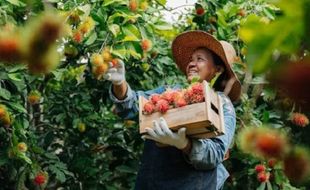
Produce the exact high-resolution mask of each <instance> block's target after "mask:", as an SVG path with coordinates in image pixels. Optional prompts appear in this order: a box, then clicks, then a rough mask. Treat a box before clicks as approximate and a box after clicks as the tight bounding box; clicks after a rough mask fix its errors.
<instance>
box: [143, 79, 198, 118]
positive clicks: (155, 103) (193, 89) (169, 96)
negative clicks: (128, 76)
mask: <svg viewBox="0 0 310 190" xmlns="http://www.w3.org/2000/svg"><path fill="white" fill-rule="evenodd" d="M200 102H204V93H203V84H202V83H198V82H197V83H193V84H192V85H190V86H189V87H188V88H186V89H178V90H173V89H167V90H166V91H165V92H164V93H162V94H153V95H151V96H150V98H149V100H148V101H147V102H146V103H145V104H144V105H143V111H142V112H143V114H146V115H147V114H152V113H154V112H161V113H166V112H167V111H168V110H169V109H173V108H178V107H183V106H186V105H189V104H194V103H200Z"/></svg>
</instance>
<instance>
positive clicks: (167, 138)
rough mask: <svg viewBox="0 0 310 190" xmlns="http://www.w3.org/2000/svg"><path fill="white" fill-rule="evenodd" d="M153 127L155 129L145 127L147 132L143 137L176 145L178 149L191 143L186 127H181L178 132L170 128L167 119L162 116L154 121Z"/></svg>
mask: <svg viewBox="0 0 310 190" xmlns="http://www.w3.org/2000/svg"><path fill="white" fill-rule="evenodd" d="M153 127H154V129H151V128H145V130H146V132H147V134H146V135H143V136H142V138H144V139H150V140H154V141H156V142H159V143H162V144H167V145H170V146H175V147H177V148H178V149H184V148H185V147H186V146H187V144H188V143H189V140H188V138H187V137H186V134H185V131H186V128H181V129H179V130H178V132H176V133H174V132H172V131H171V130H170V129H169V127H168V125H167V122H166V120H165V119H164V118H162V117H161V118H160V119H159V122H157V121H156V120H154V121H153Z"/></svg>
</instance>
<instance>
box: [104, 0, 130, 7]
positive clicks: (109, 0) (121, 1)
mask: <svg viewBox="0 0 310 190" xmlns="http://www.w3.org/2000/svg"><path fill="white" fill-rule="evenodd" d="M111 4H126V1H124V0H104V3H103V5H102V6H108V5H111Z"/></svg>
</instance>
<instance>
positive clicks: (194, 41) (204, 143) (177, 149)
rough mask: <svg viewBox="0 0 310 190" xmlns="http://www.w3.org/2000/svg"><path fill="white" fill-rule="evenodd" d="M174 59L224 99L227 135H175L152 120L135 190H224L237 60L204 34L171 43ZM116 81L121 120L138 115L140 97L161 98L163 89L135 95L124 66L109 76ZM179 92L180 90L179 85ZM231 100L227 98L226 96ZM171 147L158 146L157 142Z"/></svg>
mask: <svg viewBox="0 0 310 190" xmlns="http://www.w3.org/2000/svg"><path fill="white" fill-rule="evenodd" d="M172 55H173V57H174V59H175V62H176V64H177V65H178V67H179V69H180V70H181V71H182V72H183V73H185V74H186V76H187V79H188V81H189V82H191V80H192V79H193V78H194V77H197V76H198V77H199V78H200V79H201V81H202V80H207V81H209V82H211V81H212V80H213V79H215V78H217V80H216V82H215V84H214V85H213V87H214V89H215V90H216V91H219V92H218V93H219V94H220V96H221V98H222V99H223V102H224V103H223V110H224V123H225V130H226V133H225V134H224V135H222V136H219V137H215V138H211V139H190V138H189V137H187V136H186V134H185V133H186V130H185V128H181V129H179V130H178V131H177V132H172V131H171V130H170V129H169V127H168V126H167V123H166V121H165V120H164V119H163V118H160V119H159V120H158V121H153V125H154V129H150V128H148V129H147V134H146V135H144V136H143V138H144V139H146V141H145V145H144V151H143V155H142V162H141V166H140V169H139V172H138V176H137V181H136V187H135V188H136V189H142V190H148V189H154V190H157V189H169V190H170V189H182V190H183V189H184V190H191V189H207V190H216V189H221V188H222V187H223V184H224V182H225V180H226V179H227V177H228V172H227V171H226V169H225V168H224V166H223V164H222V161H223V159H224V155H225V153H226V152H227V150H228V148H229V145H230V143H231V141H232V138H233V135H234V131H235V125H236V124H235V123H236V117H235V111H234V107H233V105H232V103H231V101H236V100H238V98H239V96H240V92H241V85H240V82H239V81H238V79H237V77H236V75H235V73H234V72H233V70H232V69H231V65H230V64H231V63H233V60H234V57H235V56H236V53H235V50H234V48H233V47H232V46H231V45H230V44H229V43H227V42H225V41H218V40H216V39H215V38H214V37H213V36H211V35H210V34H208V33H206V32H204V31H189V32H185V33H182V34H180V35H179V36H177V37H176V38H175V40H174V41H173V43H172ZM107 78H108V80H110V81H112V84H113V85H112V89H111V91H110V98H111V99H112V101H113V102H114V103H115V104H116V112H117V114H118V115H119V116H121V117H123V118H125V119H129V118H133V117H136V116H137V113H138V106H137V104H136V102H137V99H138V96H139V95H143V96H145V97H149V96H150V95H151V94H154V93H157V94H161V93H163V92H164V91H165V90H166V87H165V86H161V87H159V88H157V89H154V90H150V91H146V92H143V91H138V92H135V91H133V90H132V89H131V88H130V86H129V85H128V84H127V83H126V80H125V69H124V64H123V63H121V64H120V66H119V67H118V68H111V69H109V71H108V73H107ZM175 88H177V87H175ZM226 95H227V96H228V97H227V96H226ZM159 143H161V144H166V145H169V146H158V144H159Z"/></svg>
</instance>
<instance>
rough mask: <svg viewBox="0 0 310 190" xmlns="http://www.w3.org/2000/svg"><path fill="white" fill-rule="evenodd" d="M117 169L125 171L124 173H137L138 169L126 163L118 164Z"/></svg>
mask: <svg viewBox="0 0 310 190" xmlns="http://www.w3.org/2000/svg"><path fill="white" fill-rule="evenodd" d="M116 169H117V170H118V171H120V172H124V173H136V169H135V168H131V167H128V166H125V165H121V166H118V167H117V168H116Z"/></svg>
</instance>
